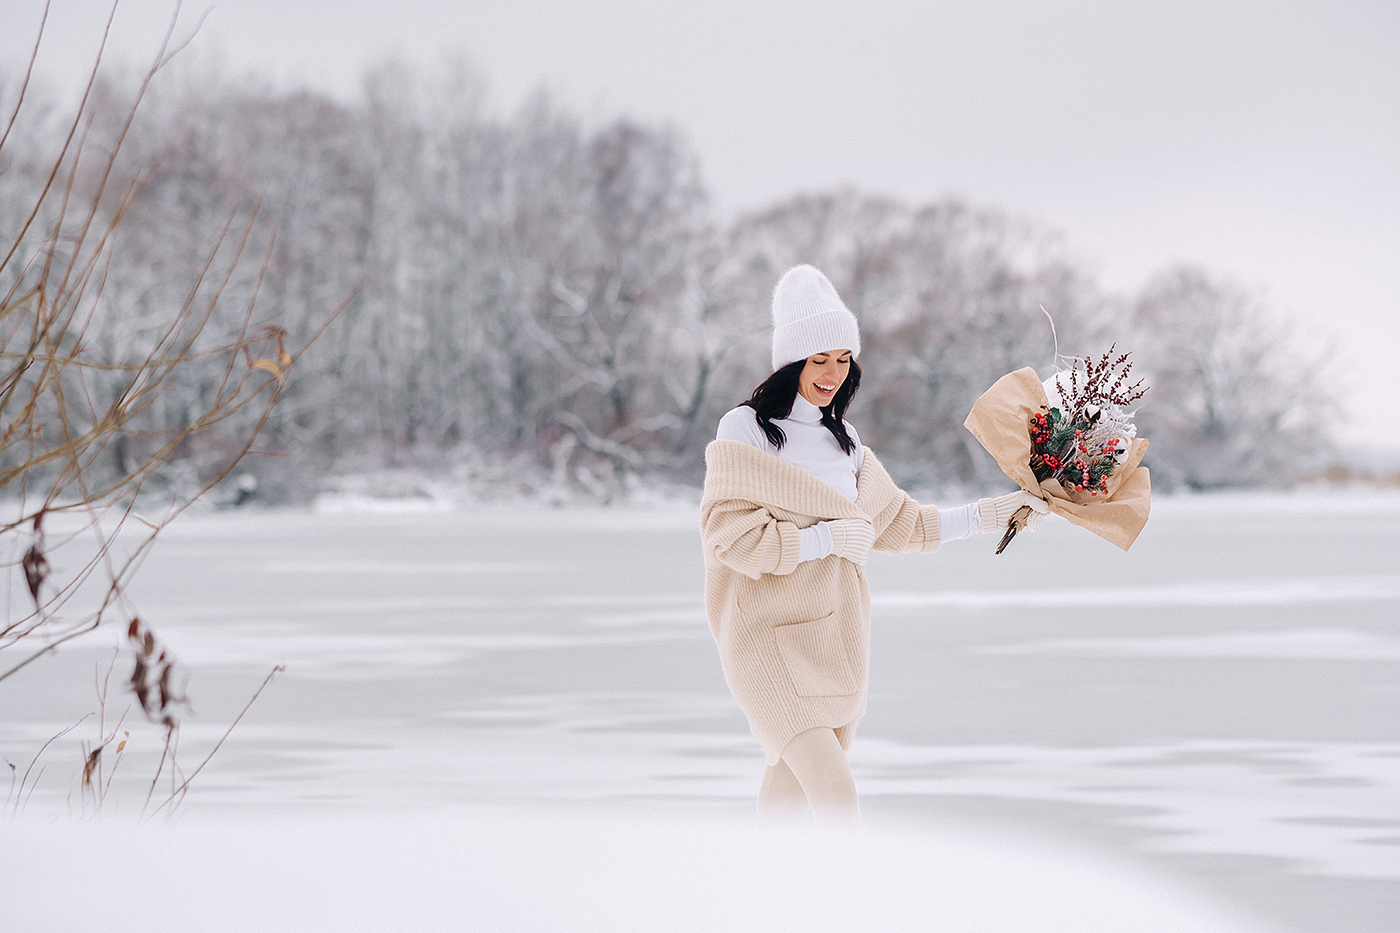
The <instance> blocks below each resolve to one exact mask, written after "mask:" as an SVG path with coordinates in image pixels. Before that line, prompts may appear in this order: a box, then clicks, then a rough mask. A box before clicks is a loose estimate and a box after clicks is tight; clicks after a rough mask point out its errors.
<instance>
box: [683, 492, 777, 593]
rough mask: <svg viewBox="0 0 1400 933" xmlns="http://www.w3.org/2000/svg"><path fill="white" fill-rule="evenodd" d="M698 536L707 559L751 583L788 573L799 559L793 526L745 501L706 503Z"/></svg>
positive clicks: (724, 500) (760, 507) (723, 500)
mask: <svg viewBox="0 0 1400 933" xmlns="http://www.w3.org/2000/svg"><path fill="white" fill-rule="evenodd" d="M700 536H701V539H702V540H703V541H704V543H705V553H706V555H707V556H708V557H713V558H714V559H715V560H717V561H719V562H720V563H722V564H724V565H725V566H726V567H729V568H730V569H732V570H734V571H736V572H738V573H742V574H743V575H744V576H746V577H749V578H751V579H754V580H757V579H758V578H759V577H761V576H763V574H765V573H772V574H779V575H782V574H789V573H792V572H793V571H794V570H796V569H797V564H798V563H799V561H800V560H801V558H802V536H801V535H800V534H799V533H798V529H797V526H796V525H794V524H793V523H792V522H785V521H780V520H778V519H776V518H774V517H773V516H772V515H771V514H769V512H768V510H767V509H765V508H763V507H762V506H759V505H755V504H754V503H753V502H750V501H748V500H746V499H722V500H720V501H718V502H714V503H709V504H708V505H707V507H706V508H705V511H704V515H703V516H702V518H701V522H700Z"/></svg>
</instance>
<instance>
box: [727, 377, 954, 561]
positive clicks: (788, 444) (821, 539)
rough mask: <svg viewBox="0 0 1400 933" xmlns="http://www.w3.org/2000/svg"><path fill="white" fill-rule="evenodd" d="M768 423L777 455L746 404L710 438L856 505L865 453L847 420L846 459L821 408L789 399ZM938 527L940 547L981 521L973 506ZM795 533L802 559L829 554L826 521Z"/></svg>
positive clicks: (943, 518)
mask: <svg viewBox="0 0 1400 933" xmlns="http://www.w3.org/2000/svg"><path fill="white" fill-rule="evenodd" d="M773 423H774V424H776V425H777V426H778V427H780V428H782V429H783V436H784V437H785V438H786V441H785V442H784V443H783V447H782V449H781V450H779V449H778V448H776V447H774V446H773V445H772V443H770V442H769V440H768V435H766V434H764V433H763V428H762V427H760V426H759V423H758V413H757V412H755V411H754V410H753V409H752V408H749V407H748V406H747V405H740V406H739V407H738V408H734V409H731V410H730V411H728V412H726V413H725V415H724V417H723V418H721V419H719V430H718V431H716V432H715V439H716V440H721V441H742V442H743V443H745V444H749V445H750V446H753V447H757V448H758V449H759V450H766V451H767V452H768V453H770V454H776V455H778V456H779V457H781V458H782V459H784V460H786V461H787V462H788V463H791V464H792V465H793V466H795V467H800V468H801V469H803V470H806V471H807V472H808V473H811V474H812V475H813V476H815V477H816V478H817V479H819V480H821V481H822V482H824V483H826V484H827V485H829V486H832V487H833V488H835V489H836V491H837V492H839V493H841V494H842V495H844V496H845V497H846V498H847V499H850V500H851V501H852V502H854V501H855V499H856V481H857V480H859V479H860V467H861V464H862V462H864V459H865V448H863V447H862V446H861V444H860V435H859V434H857V433H856V429H855V428H853V427H851V423H850V422H849V421H848V422H846V433H847V434H849V435H850V436H851V440H852V441H854V442H855V445H856V446H855V450H854V451H852V452H851V453H849V454H848V453H846V452H845V451H843V450H842V449H841V445H840V444H838V443H836V438H835V437H834V436H832V433H831V432H830V431H829V430H827V428H826V427H825V426H824V425H823V424H822V412H821V409H820V408H818V407H817V406H815V405H813V404H812V403H811V402H809V401H807V400H806V399H805V398H803V397H802V396H801V395H798V396H797V397H796V398H795V399H793V401H792V411H791V412H790V413H789V414H788V416H787V417H786V418H780V419H775V420H774V421H773ZM938 522H939V528H940V535H939V537H940V539H941V540H942V541H943V542H944V543H946V542H948V541H957V540H958V539H960V538H967V537H970V536H971V535H972V534H973V533H974V532H977V531H981V530H982V517H981V514H980V512H979V510H978V508H977V503H976V502H974V503H972V504H971V505H965V506H963V507H962V508H958V509H939V510H938ZM799 534H800V535H801V537H802V560H804V561H805V560H820V559H821V558H823V557H826V556H827V555H829V554H830V553H831V529H830V528H829V527H828V526H827V523H826V522H817V524H815V525H812V526H811V527H810V528H803V529H801V530H800V531H799Z"/></svg>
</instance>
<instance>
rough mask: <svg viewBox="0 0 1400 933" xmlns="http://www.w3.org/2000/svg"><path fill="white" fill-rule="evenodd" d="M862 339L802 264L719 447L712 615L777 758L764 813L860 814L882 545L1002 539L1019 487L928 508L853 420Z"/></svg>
mask: <svg viewBox="0 0 1400 933" xmlns="http://www.w3.org/2000/svg"><path fill="white" fill-rule="evenodd" d="M859 353H860V330H859V327H858V326H857V324H856V319H855V316H854V315H852V314H851V312H850V311H849V310H848V309H847V308H846V306H845V304H844V303H842V301H841V298H840V296H839V295H837V293H836V289H835V288H834V287H833V286H832V284H831V282H830V281H828V280H827V278H826V276H824V275H823V274H822V273H821V272H819V271H818V270H817V269H815V268H813V267H812V266H805V265H804V266H797V267H796V268H794V269H792V270H790V271H789V272H788V273H787V274H786V275H784V276H783V277H782V279H781V280H780V281H779V282H778V285H777V288H775V289H774V291H773V369H774V372H773V374H772V375H771V376H769V377H768V378H767V379H766V380H765V381H764V382H763V384H762V385H760V386H759V387H758V388H757V389H755V390H754V393H753V395H752V397H750V398H749V400H748V401H747V402H745V403H744V404H743V405H740V406H739V407H738V408H735V409H734V410H733V411H730V412H729V413H728V414H726V415H725V416H724V417H723V418H722V419H720V423H719V430H718V432H717V436H716V439H715V440H714V441H713V442H712V443H711V444H710V445H709V447H708V448H707V449H706V451H705V494H704V499H703V501H702V502H701V526H702V535H703V541H704V547H705V607H706V614H707V616H708V618H709V622H710V631H711V633H712V634H713V635H714V637H715V642H716V644H717V645H718V646H719V654H720V661H721V664H722V665H723V667H724V675H725V679H726V680H727V681H728V683H729V688H730V690H731V691H733V693H734V697H735V699H737V700H738V701H739V706H740V707H741V708H742V709H743V711H744V713H745V715H747V716H748V719H749V724H750V726H751V727H752V730H753V734H754V737H755V738H757V739H758V741H759V743H760V744H761V745H762V746H763V748H764V751H765V752H766V754H767V768H766V770H765V771H764V775H763V783H762V785H761V786H760V789H759V795H758V806H759V814H760V817H771V816H775V815H778V814H782V813H788V812H795V813H803V812H805V811H806V809H807V807H808V806H810V807H811V808H812V810H813V811H814V812H815V813H816V814H817V816H818V817H820V818H827V819H833V820H853V821H858V820H859V818H860V805H859V802H858V801H857V799H856V790H855V783H854V781H853V780H852V779H851V769H850V766H849V765H848V764H847V762H846V754H845V753H846V749H847V748H849V747H850V744H851V738H852V736H853V734H854V731H855V726H856V722H857V721H859V719H860V717H861V715H862V714H864V712H865V698H866V669H867V662H868V659H869V653H870V652H869V648H870V591H869V588H868V587H867V586H866V581H865V573H864V571H863V569H862V568H863V567H864V566H865V562H866V559H867V558H868V557H869V555H870V549H871V548H872V547H874V548H876V549H878V550H881V551H889V552H891V553H897V552H901V551H933V550H937V548H938V547H939V545H940V544H943V543H944V542H947V541H953V540H957V539H958V538H965V537H968V536H969V535H971V534H973V533H974V532H976V531H987V532H990V531H1001V530H1002V529H1004V528H1005V527H1006V523H1007V520H1008V519H1009V518H1010V516H1011V514H1012V513H1013V512H1015V511H1016V510H1017V509H1018V508H1020V507H1021V506H1022V505H1029V506H1030V507H1031V508H1032V509H1033V512H1032V514H1031V520H1030V521H1029V522H1028V523H1027V527H1028V528H1031V529H1032V530H1033V529H1034V528H1035V527H1036V526H1038V525H1039V523H1040V521H1041V520H1042V519H1043V518H1044V514H1045V512H1046V506H1045V504H1044V503H1043V502H1041V501H1040V499H1038V498H1036V497H1034V496H1032V495H1030V494H1028V493H1025V492H1015V493H1012V494H1010V495H1006V496H1001V497H999V498H995V499H981V500H978V501H977V502H976V503H974V504H972V505H968V506H964V507H963V508H959V509H948V510H942V511H940V510H939V509H937V508H935V507H933V506H927V505H925V506H921V505H919V504H918V503H917V502H915V501H914V500H913V499H911V498H909V496H908V495H906V494H905V493H904V492H903V491H902V490H900V489H899V488H898V487H897V486H895V484H894V481H893V480H891V479H890V477H889V474H888V473H886V472H885V469H884V467H882V466H881V465H880V462H879V461H878V460H877V459H875V455H874V454H873V453H871V452H870V451H869V450H867V449H865V448H863V447H862V446H861V444H860V436H859V435H858V434H857V433H856V430H855V428H853V427H852V426H851V425H849V424H847V423H846V422H845V421H844V420H843V419H842V415H843V414H844V413H845V411H846V408H847V406H848V405H849V404H850V402H851V398H852V397H853V396H854V395H855V393H856V389H857V388H858V387H859V386H860V367H859V365H857V363H856V361H855V357H856V356H857V355H859Z"/></svg>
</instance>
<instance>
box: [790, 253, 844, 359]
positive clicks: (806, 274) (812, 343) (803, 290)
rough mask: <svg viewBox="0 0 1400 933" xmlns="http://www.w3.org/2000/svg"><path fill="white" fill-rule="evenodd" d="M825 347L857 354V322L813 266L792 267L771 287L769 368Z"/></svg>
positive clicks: (802, 357) (822, 349)
mask: <svg viewBox="0 0 1400 933" xmlns="http://www.w3.org/2000/svg"><path fill="white" fill-rule="evenodd" d="M826 350H850V351H851V354H852V355H856V356H858V355H859V354H860V325H859V324H857V323H856V317H855V315H854V314H852V313H851V312H850V309H849V308H847V307H846V305H845V303H844V302H843V301H842V300H841V296H840V295H838V294H837V293H836V287H835V286H834V285H832V284H831V280H830V279H828V278H827V277H826V276H825V275H823V274H822V273H821V271H820V270H818V269H816V268H815V267H813V266H807V265H802V266H795V267H794V268H792V269H789V270H788V271H787V273H786V274H785V275H784V276H783V277H782V278H781V279H779V280H778V284H777V286H776V287H775V288H774V289H773V368H774V369H779V368H781V367H783V366H786V365H787V364H788V363H795V362H796V361H798V360H805V359H806V358H807V357H809V356H812V355H813V354H815V353H821V352H823V351H826Z"/></svg>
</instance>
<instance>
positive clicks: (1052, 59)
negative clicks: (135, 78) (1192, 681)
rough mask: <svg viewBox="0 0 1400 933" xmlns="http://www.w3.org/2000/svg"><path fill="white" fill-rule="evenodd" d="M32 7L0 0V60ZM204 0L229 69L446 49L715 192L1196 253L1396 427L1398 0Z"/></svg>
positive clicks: (152, 32)
mask: <svg viewBox="0 0 1400 933" xmlns="http://www.w3.org/2000/svg"><path fill="white" fill-rule="evenodd" d="M108 6H109V4H108V2H107V0H53V4H52V11H51V14H50V20H49V36H48V38H47V39H46V46H45V50H44V52H43V55H42V58H41V62H42V70H43V71H44V72H45V73H46V74H47V75H49V76H51V77H52V78H53V79H54V80H58V81H63V82H68V81H71V80H73V79H72V77H71V76H72V75H75V74H76V73H77V72H78V70H79V69H80V68H82V67H83V66H84V65H86V64H88V63H89V62H90V59H91V55H92V52H93V50H94V49H95V47H96V43H97V39H98V35H99V33H100V29H101V25H102V22H103V21H105V16H106V10H107V8H108ZM42 8H43V2H42V0H4V5H3V10H0V59H3V60H4V61H8V62H11V63H13V65H12V67H14V66H17V65H18V64H19V60H20V58H21V56H22V55H24V54H25V48H26V46H27V44H28V42H29V41H30V40H31V38H32V36H33V34H34V32H35V30H36V29H37V26H38V22H39V17H40V12H41V10H42ZM172 9H173V2H172V0H123V2H122V4H121V7H120V9H119V12H118V25H117V28H116V29H115V31H114V38H113V44H114V46H115V48H116V49H117V51H118V52H119V53H122V54H125V55H128V56H131V57H136V56H141V57H144V56H146V55H148V54H150V52H152V51H153V50H154V48H155V47H156V45H157V43H158V40H159V37H160V34H161V33H162V32H163V29H164V25H165V23H166V22H167V21H168V19H169V17H170V13H171V11H172ZM206 9H208V10H210V12H209V16H208V19H207V21H206V22H205V25H204V27H203V29H202V30H201V32H200V34H199V37H198V38H197V39H196V41H195V51H196V52H197V53H198V54H200V55H205V56H211V55H218V56H220V57H221V58H222V60H223V61H224V62H225V64H226V67H227V69H228V70H229V71H232V72H242V71H245V70H247V71H256V72H257V73H259V74H260V75H261V76H263V77H264V78H272V79H274V80H276V81H278V82H279V83H282V84H308V85H312V86H315V87H319V88H323V89H325V90H327V91H329V92H332V93H334V94H336V95H338V96H342V97H346V98H349V97H351V96H352V95H353V94H354V93H355V91H356V87H357V84H358V77H359V75H360V73H361V71H362V69H363V67H364V66H365V65H366V64H367V63H370V62H373V61H375V60H377V59H380V58H383V57H385V56H387V55H390V54H394V53H397V54H400V55H402V56H403V57H405V58H409V59H413V60H421V61H423V62H424V63H425V64H431V63H432V62H433V61H435V60H436V59H437V58H438V57H439V56H440V55H441V54H442V53H443V52H444V51H460V52H464V53H465V54H466V55H467V56H468V57H470V58H471V59H472V60H474V61H475V62H476V64H477V65H478V67H479V68H480V69H481V70H482V71H483V72H484V73H485V75H486V76H487V77H488V79H489V81H490V84H491V87H492V89H493V91H494V97H495V99H496V100H497V101H498V102H499V103H500V104H501V105H502V106H510V105H512V104H513V103H514V102H516V101H518V100H519V99H520V98H521V97H522V96H523V95H524V94H526V93H528V92H529V91H530V90H532V89H534V88H535V87H537V86H539V85H541V84H543V85H545V86H547V87H549V88H550V89H552V90H554V91H555V92H556V93H557V94H558V95H559V96H560V97H562V98H563V100H564V101H565V102H567V103H569V104H570V105H571V106H573V107H575V108H576V109H578V110H580V111H582V112H583V113H585V114H587V115H590V116H594V117H598V118H605V117H608V116H613V115H616V114H619V113H629V114H632V115H634V116H638V117H642V118H648V119H660V120H667V121H671V122H673V123H675V124H676V125H678V126H680V127H682V128H683V129H684V130H685V131H686V132H687V133H688V134H689V136H690V138H691V139H692V141H693V142H694V144H695V146H696V148H697V149H698V151H699V152H700V154H701V157H702V159H703V162H704V166H705V172H706V176H707V178H708V180H709V182H710V186H711V188H712V190H713V192H714V194H715V195H716V198H717V200H718V202H719V205H720V206H721V208H723V209H725V210H733V209H739V208H744V207H750V206H757V205H760V204H763V203H765V202H768V201H770V200H773V199H776V198H779V197H782V196H784V195H787V194H790V193H793V192H795V191H799V190H810V189H815V188H824V187H829V186H832V185H836V184H842V183H851V184H855V185H857V186H859V187H861V188H864V189H868V190H871V191H877V192H884V193H890V194H894V195H899V196H903V197H908V198H933V197H938V196H940V195H943V194H946V193H955V194H960V195H964V196H966V197H968V198H970V199H972V200H974V201H977V202H981V203H987V204H993V205H997V206H1001V207H1004V208H1008V209H1011V210H1014V211H1018V212H1022V213H1025V214H1027V215H1029V216H1031V217H1033V218H1035V219H1037V220H1039V221H1041V222H1043V223H1044V224H1046V225H1048V226H1052V227H1056V228H1059V229H1062V230H1064V231H1065V233H1066V235H1067V238H1068V241H1069V243H1070V244H1071V246H1072V247H1073V248H1074V249H1075V250H1076V251H1077V252H1078V253H1079V254H1080V255H1081V256H1082V257H1084V258H1085V259H1087V260H1088V261H1089V262H1090V263H1092V264H1093V265H1094V266H1095V267H1096V268H1097V269H1098V270H1099V271H1100V272H1101V274H1102V278H1103V281H1104V282H1105V283H1106V284H1108V285H1110V286H1116V287H1121V288H1125V289H1130V288H1134V287H1136V286H1137V285H1138V284H1140V283H1141V281H1142V280H1143V279H1144V278H1145V277H1146V276H1147V275H1149V274H1150V273H1151V272H1153V271H1155V270H1157V269H1160V268H1162V267H1164V266H1166V265H1169V264H1171V263H1173V262H1177V261H1183V260H1184V261H1191V262H1198V263H1202V264H1205V265H1207V266H1209V267H1210V268H1212V269H1214V270H1217V271H1219V272H1222V273H1225V274H1228V275H1230V276H1233V277H1235V278H1236V279H1238V280H1239V281H1240V282H1242V283H1244V284H1245V285H1247V286H1250V287H1251V288H1255V289H1257V290H1259V291H1261V292H1262V293H1264V294H1265V295H1266V297H1267V299H1268V300H1269V302H1270V303H1271V304H1272V305H1273V306H1275V307H1277V308H1279V309H1281V310H1283V311H1287V312H1291V313H1293V314H1294V315H1296V316H1297V317H1298V318H1300V319H1301V320H1303V321H1304V322H1305V323H1306V324H1307V325H1308V326H1309V327H1311V328H1312V329H1313V331H1314V333H1316V334H1317V335H1319V337H1320V338H1326V337H1329V336H1335V337H1336V338H1337V340H1338V342H1339V344H1340V349H1341V351H1342V353H1343V354H1344V356H1345V359H1346V361H1347V363H1346V366H1345V367H1344V370H1345V372H1346V374H1347V375H1346V378H1348V379H1349V380H1350V389H1351V400H1352V404H1351V410H1352V412H1353V418H1354V422H1355V423H1354V424H1353V425H1352V426H1351V427H1350V428H1349V429H1348V430H1347V431H1346V436H1348V437H1350V438H1354V439H1357V440H1364V441H1367V442H1368V443H1372V444H1379V445H1383V446H1387V447H1391V448H1394V449H1395V450H1397V451H1400V433H1397V431H1396V429H1395V428H1394V427H1391V425H1394V424H1395V423H1396V418H1395V413H1396V412H1397V411H1400V365H1397V361H1396V348H1397V347H1400V3H1397V2H1395V0H1315V2H1312V0H1257V2H1256V0H1208V2H1206V0H1172V2H1170V3H1163V2H1161V0H1153V2H1141V0H1089V2H1079V3H1059V4H1051V3H1035V2H1029V0H942V2H929V0H863V2H860V3H854V2H851V3H838V2H830V0H813V2H808V3H796V2H774V3H764V2H761V0H689V2H672V0H611V2H606V3H604V2H597V3H583V2H570V0H505V2H503V0H491V2H484V0H394V2H385V0H300V2H291V0H218V2H215V3H214V4H213V5H212V7H211V6H209V5H207V4H206V3H201V2H199V0H195V2H187V3H186V5H185V8H184V12H183V15H182V21H183V22H185V23H186V24H188V25H193V23H194V22H195V21H196V20H197V19H198V17H199V16H200V15H201V14H202V13H203V12H204V11H205V10H206ZM1375 425H1386V427H1385V428H1384V429H1377V428H1375V427H1374V426H1375ZM1368 426H1371V427H1369V428H1368ZM1377 430H1383V431H1385V432H1388V436H1386V435H1380V434H1377V433H1376V431H1377Z"/></svg>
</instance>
